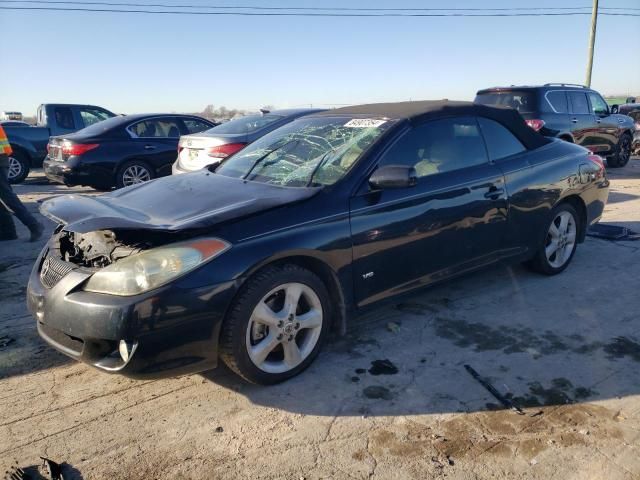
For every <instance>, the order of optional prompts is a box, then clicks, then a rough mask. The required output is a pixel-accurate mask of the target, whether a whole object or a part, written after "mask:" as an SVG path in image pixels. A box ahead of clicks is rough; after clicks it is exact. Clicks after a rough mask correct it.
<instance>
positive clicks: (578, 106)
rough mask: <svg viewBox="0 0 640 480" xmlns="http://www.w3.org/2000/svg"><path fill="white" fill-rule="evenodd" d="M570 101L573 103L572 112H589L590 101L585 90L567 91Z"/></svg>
mask: <svg viewBox="0 0 640 480" xmlns="http://www.w3.org/2000/svg"><path fill="white" fill-rule="evenodd" d="M567 97H568V98H569V103H570V104H571V112H572V113H577V114H584V113H589V102H588V101H587V95H586V94H585V93H583V92H567Z"/></svg>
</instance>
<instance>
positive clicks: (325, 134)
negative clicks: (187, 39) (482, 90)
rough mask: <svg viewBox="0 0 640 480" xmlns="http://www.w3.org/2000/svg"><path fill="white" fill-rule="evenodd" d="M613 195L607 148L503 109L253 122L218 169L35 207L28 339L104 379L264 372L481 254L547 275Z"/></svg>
mask: <svg viewBox="0 0 640 480" xmlns="http://www.w3.org/2000/svg"><path fill="white" fill-rule="evenodd" d="M608 191H609V182H608V180H607V178H606V176H605V170H604V165H603V160H602V159H601V158H600V157H599V156H597V155H594V154H592V153H591V152H589V151H588V150H587V149H585V148H583V147H580V146H578V145H572V144H571V143H568V142H563V141H560V140H557V139H549V138H545V137H543V136H542V135H540V134H538V133H536V132H535V131H534V130H532V129H530V128H529V127H527V125H526V124H525V122H524V120H523V119H522V117H520V115H518V113H517V112H516V111H515V110H512V109H501V108H493V107H487V106H483V105H474V104H472V103H469V102H446V101H437V102H405V103H389V104H373V105H360V106H353V107H347V108H340V109H336V110H331V111H326V112H322V113H316V114H313V115H309V116H305V117H302V118H299V119H297V120H294V121H293V122H291V123H289V124H287V125H285V126H283V127H280V128H279V129H277V130H275V131H273V132H271V133H268V134H267V135H265V136H264V137H262V138H260V139H258V140H256V141H255V142H253V143H252V144H250V145H248V146H247V147H245V148H244V149H243V150H242V151H240V152H238V153H236V154H235V155H234V156H232V157H230V158H229V159H227V160H225V162H223V163H222V164H221V165H219V166H215V167H210V168H206V169H202V170H199V171H197V172H192V173H189V174H185V175H172V176H170V177H167V178H163V179H159V180H156V181H154V182H149V183H147V184H142V185H138V186H136V187H131V188H127V189H123V190H117V191H115V192H111V193H108V194H104V195H101V196H82V195H73V196H71V195H62V196H59V197H56V198H53V199H51V200H48V201H46V202H44V203H43V205H42V207H41V211H42V213H43V214H44V215H46V216H48V217H49V218H51V219H54V220H55V221H56V222H58V223H61V225H60V226H59V227H58V228H57V229H56V230H55V233H54V235H53V236H52V238H51V239H50V240H49V242H48V243H47V245H46V246H45V248H44V249H43V251H42V252H41V254H40V256H39V257H38V259H37V260H36V263H35V266H34V268H33V271H32V273H31V277H30V280H29V285H28V294H27V301H28V307H29V310H30V311H31V312H32V314H33V315H34V316H35V318H36V320H37V328H38V331H39V332H40V335H41V336H42V338H44V339H45V340H46V341H47V342H48V343H49V344H50V345H52V346H53V347H55V348H57V349H58V350H60V351H61V352H63V353H65V354H67V355H69V356H70V357H72V358H75V359H77V360H80V361H83V362H86V363H88V364H90V365H93V366H95V367H97V368H98V369H101V370H103V371H107V372H112V373H114V372H117V373H120V374H123V375H127V376H131V377H154V376H155V377H159V376H169V375H177V374H182V373H186V372H197V371H201V370H206V369H210V368H212V367H214V366H215V365H216V364H217V362H218V358H221V359H222V360H223V361H224V362H225V363H226V364H227V365H228V366H229V367H231V369H233V370H234V371H235V372H236V373H238V374H239V375H241V376H242V377H243V378H245V379H246V380H248V381H251V382H255V383H260V384H271V383H276V382H280V381H283V380H286V379H287V378H290V377H292V376H294V375H296V374H298V373H299V372H301V371H302V370H303V369H305V368H306V367H307V366H308V365H309V364H310V363H311V362H312V361H313V359H314V358H315V357H316V355H317V354H318V351H319V349H320V346H321V345H322V343H323V341H324V340H325V338H326V337H327V334H328V332H329V330H330V329H332V328H335V329H336V330H337V331H340V332H344V331H345V330H346V323H345V322H347V319H348V318H349V317H351V316H353V315H355V314H356V313H358V312H360V311H363V310H365V309H367V308H371V307H372V306H374V305H376V304H378V303H379V302H381V301H385V300H390V299H393V298H394V297H395V296H397V295H399V294H405V293H408V292H412V291H414V290H416V289H419V288H422V287H424V286H427V285H431V284H434V283H436V282H439V281H442V280H445V279H448V278H451V277H454V276H457V275H460V274H463V273H466V272H469V271H472V270H476V269H478V268H482V267H484V266H486V265H488V264H491V263H494V262H497V261H511V262H520V261H527V262H528V263H529V265H530V266H531V267H532V268H533V269H535V270H537V271H539V272H542V273H544V274H548V275H553V274H557V273H560V272H562V271H563V270H564V269H565V268H567V266H568V265H569V263H570V262H571V260H572V258H573V255H574V253H575V251H576V247H577V245H578V243H580V242H582V241H583V240H584V237H585V231H586V229H587V227H588V226H589V225H591V224H592V223H594V222H596V221H597V220H598V219H599V218H600V216H601V215H602V212H603V209H604V206H605V203H606V201H607V196H608Z"/></svg>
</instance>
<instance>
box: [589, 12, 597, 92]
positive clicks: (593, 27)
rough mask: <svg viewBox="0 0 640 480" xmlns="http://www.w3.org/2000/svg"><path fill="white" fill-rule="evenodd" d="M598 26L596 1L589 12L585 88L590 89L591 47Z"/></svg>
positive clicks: (594, 40) (594, 41)
mask: <svg viewBox="0 0 640 480" xmlns="http://www.w3.org/2000/svg"><path fill="white" fill-rule="evenodd" d="M597 24H598V0H593V10H592V11H591V34H590V35H589V53H588V55H589V56H588V58H587V87H591V70H593V45H594V44H595V43H596V25H597Z"/></svg>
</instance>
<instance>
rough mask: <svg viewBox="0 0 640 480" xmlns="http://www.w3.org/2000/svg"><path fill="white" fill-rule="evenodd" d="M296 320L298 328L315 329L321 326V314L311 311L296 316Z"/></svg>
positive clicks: (314, 310)
mask: <svg viewBox="0 0 640 480" xmlns="http://www.w3.org/2000/svg"><path fill="white" fill-rule="evenodd" d="M296 320H297V321H298V322H299V323H300V328H317V327H320V326H322V313H320V312H319V311H318V310H316V309H313V310H310V311H308V312H307V313H304V314H302V315H298V316H297V317H296Z"/></svg>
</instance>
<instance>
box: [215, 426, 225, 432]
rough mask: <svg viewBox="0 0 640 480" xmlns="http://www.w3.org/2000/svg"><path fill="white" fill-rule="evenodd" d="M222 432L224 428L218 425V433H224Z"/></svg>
mask: <svg viewBox="0 0 640 480" xmlns="http://www.w3.org/2000/svg"><path fill="white" fill-rule="evenodd" d="M222 432H224V428H222V427H216V433H222Z"/></svg>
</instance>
